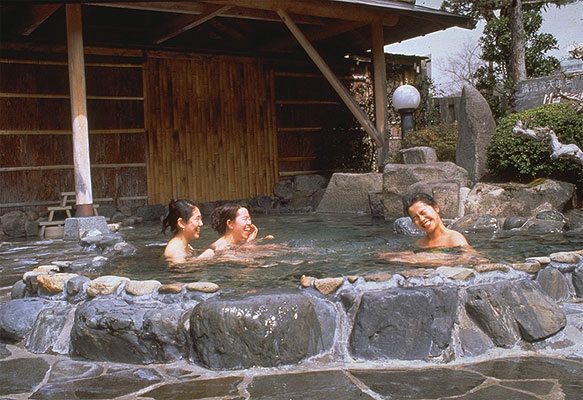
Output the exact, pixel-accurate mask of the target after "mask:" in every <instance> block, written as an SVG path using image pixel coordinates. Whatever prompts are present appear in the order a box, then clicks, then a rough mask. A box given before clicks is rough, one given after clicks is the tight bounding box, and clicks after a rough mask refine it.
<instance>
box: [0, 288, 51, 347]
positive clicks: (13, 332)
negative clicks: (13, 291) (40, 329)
mask: <svg viewBox="0 0 583 400" xmlns="http://www.w3.org/2000/svg"><path fill="white" fill-rule="evenodd" d="M49 304H50V302H49V301H47V300H44V299H40V298H24V299H15V300H10V301H7V302H6V303H4V304H2V305H0V338H1V339H7V340H10V341H14V342H18V341H20V340H22V339H23V338H24V337H25V336H26V335H28V334H29V333H30V331H31V330H32V327H33V325H34V323H35V321H36V319H37V317H38V315H39V313H40V312H41V311H42V310H43V309H44V308H45V307H47V306H48V305H49Z"/></svg>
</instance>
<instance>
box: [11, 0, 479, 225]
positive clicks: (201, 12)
mask: <svg viewBox="0 0 583 400" xmlns="http://www.w3.org/2000/svg"><path fill="white" fill-rule="evenodd" d="M0 15H1V17H0V18H1V21H0V24H1V25H0V39H1V43H0V188H1V189H0V214H1V213H2V212H3V209H4V210H5V209H7V208H13V207H19V208H23V207H27V206H45V205H48V204H51V203H55V202H57V201H58V199H59V193H60V192H62V191H72V190H74V191H76V193H77V202H78V204H91V203H92V201H93V198H95V199H104V198H107V199H112V201H113V202H114V203H115V204H117V205H122V204H123V205H141V204H146V203H148V204H165V203H167V202H168V200H169V199H170V198H181V197H185V198H193V199H196V200H197V201H201V202H206V201H214V200H229V199H241V198H248V197H254V196H261V195H270V194H272V190H273V185H274V183H275V182H277V181H278V180H279V179H280V177H282V176H287V175H294V174H299V173H306V172H309V171H312V170H314V169H322V168H325V166H324V167H322V165H319V164H318V155H319V152H320V150H321V148H322V147H325V146H326V145H327V142H328V141H329V139H330V138H329V137H327V136H326V135H329V134H330V131H331V129H330V128H335V127H341V126H345V125H349V124H351V123H353V121H354V119H356V120H357V121H358V123H359V124H361V125H362V126H363V128H364V129H365V130H366V132H367V133H368V134H369V135H370V136H371V137H372V138H373V139H374V141H375V143H376V144H377V146H378V147H379V148H382V146H384V145H386V143H385V142H387V141H388V140H385V137H386V131H387V125H388V124H387V112H386V108H387V107H386V101H387V100H386V90H385V89H384V88H385V87H386V81H385V79H386V72H385V71H386V70H385V55H384V52H383V46H384V45H387V44H390V43H394V42H398V41H401V40H405V39H408V38H412V37H416V36H419V35H423V34H427V33H430V32H433V31H437V30H441V29H445V28H448V27H451V26H467V24H468V20H467V19H465V18H462V17H460V16H456V15H452V14H448V13H444V12H441V11H436V10H430V9H427V8H424V7H419V6H415V5H414V1H384V0H209V1H206V0H205V1H200V0H198V1H164V2H136V1H127V2H114V1H94V2H73V1H64V2H60V3H54V4H50V3H46V2H33V1H7V0H3V1H2V2H1V3H0ZM353 56H363V57H368V58H371V59H372V60H373V63H372V69H373V71H374V78H375V93H377V95H376V96H375V109H376V112H375V117H374V118H373V119H372V121H371V120H370V119H369V118H368V117H367V116H366V114H365V113H364V112H363V111H362V110H361V109H360V108H359V107H358V104H357V103H356V102H355V100H354V99H353V98H352V97H351V96H350V94H349V93H348V91H347V89H346V88H347V85H348V83H349V82H350V80H351V79H352V78H351V76H352V75H351V74H352V72H353V67H354V63H355V62H354V57H353ZM78 116H82V117H83V118H81V119H77V117H78ZM332 130H333V129H332ZM83 146H86V150H83V148H84V147H83ZM74 149H75V150H74ZM84 151H86V152H87V154H86V155H83V153H84ZM84 163H86V170H84V169H83V168H84V167H83V165H84ZM88 166H90V168H89V167H88ZM87 181H89V182H87ZM80 197H81V199H82V200H81V201H80V200H79V198H80Z"/></svg>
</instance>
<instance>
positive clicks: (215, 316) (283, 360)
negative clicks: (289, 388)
mask: <svg viewBox="0 0 583 400" xmlns="http://www.w3.org/2000/svg"><path fill="white" fill-rule="evenodd" d="M190 332H191V338H192V342H193V345H194V351H195V354H196V358H197V359H198V360H200V362H201V363H202V364H203V365H204V366H206V367H208V368H213V369H224V368H227V369H229V368H249V367H252V366H263V367H273V366H277V365H282V364H294V363H297V362H299V361H301V360H303V359H305V358H307V357H310V356H313V355H315V354H318V353H319V352H320V351H322V350H323V345H322V339H321V335H322V332H321V327H320V323H319V320H318V316H317V314H316V311H315V310H314V306H313V304H312V303H311V302H310V300H309V299H308V298H307V297H305V296H303V295H301V294H295V293H280V294H261V295H256V296H251V297H247V298H241V299H237V298H235V299H233V300H215V299H213V300H210V301H206V302H204V303H199V304H197V305H196V307H195V308H194V310H193V312H192V314H191V317H190Z"/></svg>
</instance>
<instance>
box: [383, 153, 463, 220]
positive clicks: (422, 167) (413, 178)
mask: <svg viewBox="0 0 583 400" xmlns="http://www.w3.org/2000/svg"><path fill="white" fill-rule="evenodd" d="M468 183H469V181H468V172H467V171H466V170H465V169H463V168H461V167H458V166H457V165H455V164H454V163H451V162H438V163H433V164H387V165H385V168H384V171H383V204H384V214H385V219H392V218H399V217H402V216H403V202H402V197H403V196H404V195H405V194H406V193H407V192H408V191H409V187H411V186H412V185H415V184H416V186H414V187H413V188H412V189H411V190H415V191H421V192H429V193H430V194H432V195H435V194H437V195H438V197H439V200H440V201H441V202H443V203H444V206H445V214H444V217H445V218H455V217H457V216H458V211H459V206H458V203H459V188H461V187H465V186H468ZM456 187H457V188H458V189H457V192H458V193H455V194H454V193H453V192H455V191H456V189H455V188H456ZM450 196H454V197H453V198H451V197H450ZM436 200H437V199H436ZM440 205H441V204H440ZM450 206H451V207H450ZM450 214H451V215H450Z"/></svg>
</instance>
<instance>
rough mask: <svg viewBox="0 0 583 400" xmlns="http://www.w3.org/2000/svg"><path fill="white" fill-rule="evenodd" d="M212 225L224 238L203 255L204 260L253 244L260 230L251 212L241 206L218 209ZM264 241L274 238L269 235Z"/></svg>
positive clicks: (229, 205) (232, 205)
mask: <svg viewBox="0 0 583 400" xmlns="http://www.w3.org/2000/svg"><path fill="white" fill-rule="evenodd" d="M211 224H212V227H213V229H214V230H216V231H217V232H218V233H219V234H220V235H222V236H221V237H220V238H218V239H217V240H216V241H215V242H214V243H213V244H211V245H210V246H209V248H208V249H207V250H205V251H204V252H203V253H202V254H201V257H202V258H205V257H211V256H213V255H214V254H215V252H220V251H222V250H227V249H229V248H232V247H234V246H240V245H244V244H246V243H251V242H253V241H254V240H255V239H256V238H257V231H258V229H257V227H256V226H255V225H253V222H252V221H251V216H250V215H249V210H248V209H247V207H245V206H242V205H240V204H225V205H222V206H219V207H217V208H216V209H215V210H214V211H213V213H212V215H211ZM264 239H273V236H271V235H267V236H265V238H264Z"/></svg>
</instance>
